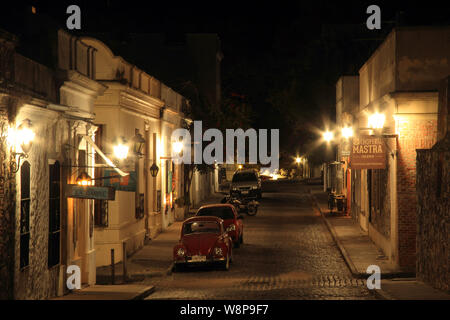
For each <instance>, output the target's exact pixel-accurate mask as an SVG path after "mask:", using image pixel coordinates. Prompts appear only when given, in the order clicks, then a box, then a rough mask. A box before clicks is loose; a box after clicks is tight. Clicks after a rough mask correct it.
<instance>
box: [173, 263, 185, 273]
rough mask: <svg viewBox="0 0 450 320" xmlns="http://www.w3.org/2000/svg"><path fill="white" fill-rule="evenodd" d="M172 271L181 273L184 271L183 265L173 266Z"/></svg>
mask: <svg viewBox="0 0 450 320" xmlns="http://www.w3.org/2000/svg"><path fill="white" fill-rule="evenodd" d="M173 271H175V272H181V271H184V265H183V264H176V265H174V266H173Z"/></svg>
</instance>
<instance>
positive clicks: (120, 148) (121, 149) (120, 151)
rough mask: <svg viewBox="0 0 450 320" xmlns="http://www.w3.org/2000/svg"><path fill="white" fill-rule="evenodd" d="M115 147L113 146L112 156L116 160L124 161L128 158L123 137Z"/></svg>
mask: <svg viewBox="0 0 450 320" xmlns="http://www.w3.org/2000/svg"><path fill="white" fill-rule="evenodd" d="M120 140H122V141H120V142H119V143H118V144H117V145H115V146H114V155H115V157H116V158H117V159H120V160H124V159H126V157H127V156H128V149H129V147H128V144H127V141H126V140H125V138H124V137H122V138H121V139H120Z"/></svg>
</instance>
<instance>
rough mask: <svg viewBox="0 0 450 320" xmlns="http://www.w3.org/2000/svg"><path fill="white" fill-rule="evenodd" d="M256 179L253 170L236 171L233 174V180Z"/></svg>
mask: <svg viewBox="0 0 450 320" xmlns="http://www.w3.org/2000/svg"><path fill="white" fill-rule="evenodd" d="M244 181H258V178H257V177H256V174H254V173H253V172H242V173H236V174H235V175H234V176H233V182H244Z"/></svg>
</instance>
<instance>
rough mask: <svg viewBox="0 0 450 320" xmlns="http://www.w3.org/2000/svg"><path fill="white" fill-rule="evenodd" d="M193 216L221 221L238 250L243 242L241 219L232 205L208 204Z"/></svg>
mask: <svg viewBox="0 0 450 320" xmlns="http://www.w3.org/2000/svg"><path fill="white" fill-rule="evenodd" d="M195 216H197V217H201V216H214V217H218V218H220V219H222V220H223V225H224V227H225V230H226V231H227V232H228V235H229V236H230V237H231V239H232V240H233V243H234V246H235V247H236V248H239V246H240V245H241V244H242V243H243V242H244V224H243V222H242V219H243V217H242V216H241V215H240V214H239V213H238V211H237V210H236V208H235V207H234V206H233V205H232V204H228V203H227V204H210V205H207V206H203V207H201V208H200V209H198V211H197V213H196V214H195Z"/></svg>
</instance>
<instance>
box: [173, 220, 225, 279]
mask: <svg viewBox="0 0 450 320" xmlns="http://www.w3.org/2000/svg"><path fill="white" fill-rule="evenodd" d="M232 248H233V242H232V240H231V238H230V236H229V235H228V233H227V231H226V230H225V228H224V224H223V220H222V219H220V218H217V217H212V216H204V217H192V218H189V219H187V220H186V221H184V222H183V226H182V228H181V238H180V242H179V243H178V244H177V245H176V246H175V247H174V248H173V260H174V266H175V270H180V269H181V268H183V267H184V266H187V265H199V264H211V263H218V264H220V265H221V266H222V267H223V268H224V269H225V270H228V269H229V268H230V262H231V261H232V259H233V251H232V250H233V249H232Z"/></svg>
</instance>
